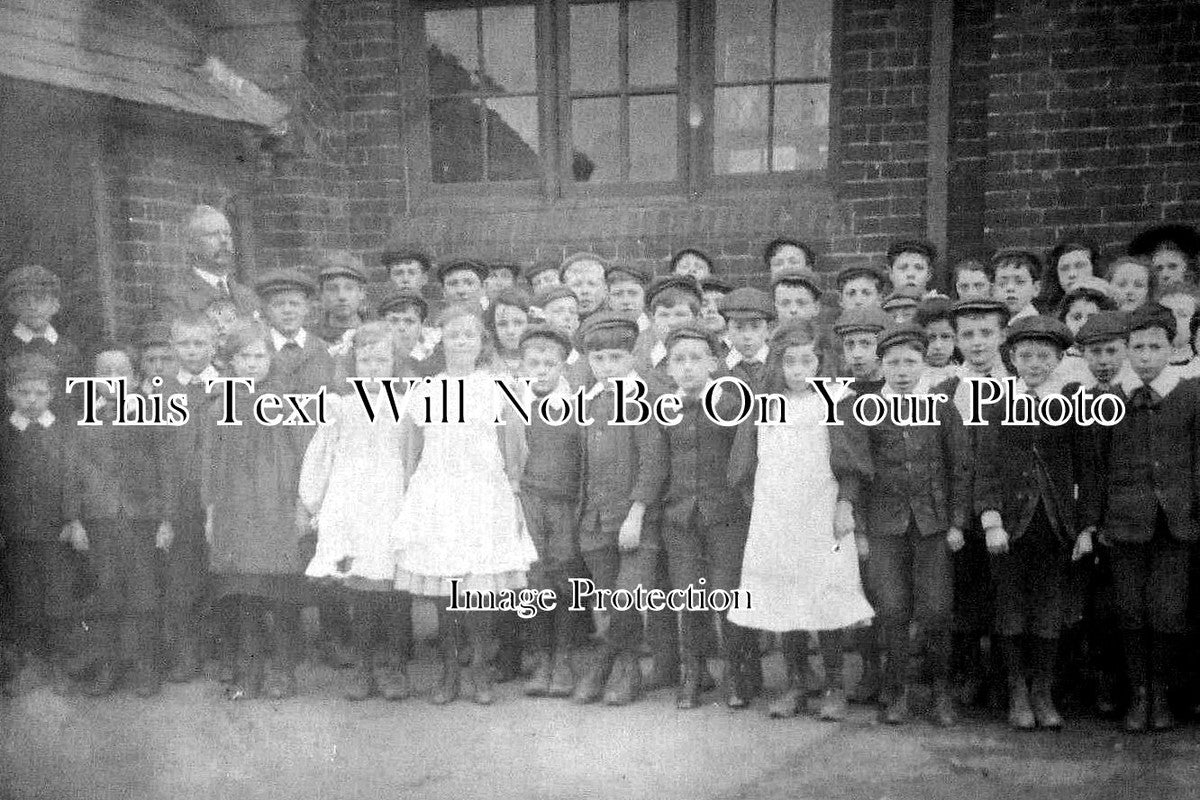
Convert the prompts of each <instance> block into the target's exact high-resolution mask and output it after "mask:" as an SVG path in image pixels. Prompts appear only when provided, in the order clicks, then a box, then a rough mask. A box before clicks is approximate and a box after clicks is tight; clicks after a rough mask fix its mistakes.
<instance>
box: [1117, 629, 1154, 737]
mask: <svg viewBox="0 0 1200 800" xmlns="http://www.w3.org/2000/svg"><path fill="white" fill-rule="evenodd" d="M1122 645H1123V646H1124V648H1125V671H1126V674H1127V675H1128V677H1129V706H1128V707H1127V708H1126V709H1125V730H1126V731H1128V732H1129V733H1141V732H1143V731H1145V730H1146V726H1147V725H1149V724H1150V706H1149V698H1148V692H1147V689H1146V687H1147V685H1148V683H1149V680H1148V675H1147V671H1146V641H1145V635H1144V633H1143V632H1142V631H1140V630H1137V631H1122Z"/></svg>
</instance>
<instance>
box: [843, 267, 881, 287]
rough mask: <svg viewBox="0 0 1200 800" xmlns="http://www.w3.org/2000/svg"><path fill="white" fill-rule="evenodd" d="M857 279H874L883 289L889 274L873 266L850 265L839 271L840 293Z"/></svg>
mask: <svg viewBox="0 0 1200 800" xmlns="http://www.w3.org/2000/svg"><path fill="white" fill-rule="evenodd" d="M855 278H873V279H874V280H875V282H876V283H878V284H879V285H880V286H881V287H882V286H883V285H884V284H885V283H886V282H887V274H886V273H885V272H884V271H883V270H881V269H879V268H878V267H875V266H872V265H871V264H850V265H849V266H845V267H842V268H841V269H839V270H838V273H837V287H838V291H841V290H842V287H843V286H845V285H846V284H847V283H849V282H850V281H852V280H854V279H855Z"/></svg>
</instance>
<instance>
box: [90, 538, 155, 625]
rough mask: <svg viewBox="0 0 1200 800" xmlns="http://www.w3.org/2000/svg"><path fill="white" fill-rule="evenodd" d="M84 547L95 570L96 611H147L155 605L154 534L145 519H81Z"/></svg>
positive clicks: (151, 609)
mask: <svg viewBox="0 0 1200 800" xmlns="http://www.w3.org/2000/svg"><path fill="white" fill-rule="evenodd" d="M83 526H84V528H85V529H86V530H87V533H88V550H89V552H90V553H91V561H92V569H93V571H94V572H95V574H96V602H95V605H94V610H95V611H96V613H98V614H103V615H111V616H120V615H127V614H149V613H152V612H154V611H155V610H157V608H158V587H157V583H156V579H157V559H158V550H157V548H156V546H155V534H156V532H157V529H158V523H157V522H152V521H146V520H130V519H119V518H118V519H99V520H85V521H84V523H83Z"/></svg>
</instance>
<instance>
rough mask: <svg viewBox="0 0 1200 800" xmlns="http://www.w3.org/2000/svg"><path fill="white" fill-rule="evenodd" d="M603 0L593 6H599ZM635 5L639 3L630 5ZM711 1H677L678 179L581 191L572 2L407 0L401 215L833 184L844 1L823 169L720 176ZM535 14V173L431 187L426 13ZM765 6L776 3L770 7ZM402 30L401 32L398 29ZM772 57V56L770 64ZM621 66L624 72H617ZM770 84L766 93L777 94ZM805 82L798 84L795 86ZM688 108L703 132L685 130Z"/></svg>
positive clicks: (837, 19)
mask: <svg viewBox="0 0 1200 800" xmlns="http://www.w3.org/2000/svg"><path fill="white" fill-rule="evenodd" d="M603 1H604V0H597V2H603ZM630 1H631V2H636V0H630ZM717 1H718V0H677V10H678V15H679V16H678V19H679V25H680V35H679V37H678V40H679V45H678V46H679V51H678V57H677V73H678V83H677V93H676V97H677V101H676V113H677V131H678V135H679V142H678V146H677V148H676V158H677V178H676V180H674V181H647V182H628V181H613V182H608V183H594V184H593V183H586V182H585V183H578V182H576V181H574V180H571V178H570V176H571V159H572V151H573V148H572V147H571V146H570V145H571V136H570V133H571V127H570V126H571V115H570V105H571V95H570V83H569V81H570V76H569V74H568V71H569V64H570V30H569V24H568V19H569V15H570V6H571V5H572V3H571V0H408V2H407V3H406V4H405V5H406V7H407V11H408V15H407V17H408V18H407V20H404V19H401V20H399V25H398V27H399V31H398V35H397V46H398V48H399V50H400V53H399V62H400V71H401V75H402V76H403V80H402V84H403V88H402V90H401V93H400V94H401V96H400V109H401V114H400V116H401V122H400V127H401V147H402V152H403V155H404V177H405V185H406V193H407V194H406V197H405V207H406V209H409V210H413V209H429V210H439V209H448V210H453V209H459V208H464V209H480V210H487V209H494V208H495V205H496V203H497V201H503V202H504V203H505V207H506V208H508V209H510V210H522V209H534V208H541V207H545V206H548V205H564V204H565V205H573V204H589V205H590V204H599V205H606V204H611V203H619V202H621V201H623V200H626V199H630V198H636V199H641V200H645V201H650V202H656V203H662V204H668V205H670V204H678V203H680V202H687V201H689V200H702V199H706V198H721V197H725V196H729V195H733V194H743V193H746V192H755V191H766V192H778V191H784V190H787V189H789V188H793V187H798V186H806V185H813V184H821V185H829V184H832V183H833V182H834V180H835V179H836V175H837V172H838V164H839V163H840V150H841V136H840V116H841V114H840V111H841V95H842V85H843V72H842V54H841V40H842V2H843V0H831V3H832V10H831V31H830V34H831V35H830V75H829V146H828V153H827V161H826V164H825V166H824V167H823V168H819V169H800V170H792V171H787V172H756V173H742V174H718V173H716V172H715V169H714V166H715V165H714V159H713V156H714V153H713V150H712V148H713V144H714V142H713V136H714V128H715V126H714V113H715V102H716V101H715V98H716V94H715V92H716V88H717V87H716V52H715V46H716V45H715V37H716V30H715V23H716V3H717ZM531 2H532V4H533V5H534V9H535V11H534V13H535V25H536V29H535V34H534V46H535V49H536V51H537V52H536V57H537V86H538V115H539V129H538V135H539V149H540V154H539V155H540V160H541V164H542V174H541V176H540V178H539V179H534V180H527V181H486V182H479V183H465V182H464V183H435V182H434V181H433V179H432V174H431V173H432V150H431V146H430V115H429V105H430V97H431V94H430V91H429V73H428V62H427V57H426V52H427V47H428V41H427V38H426V35H425V12H426V11H432V10H446V9H455V8H483V7H488V6H503V5H529V4H530V3H531ZM772 7H773V8H774V7H775V5H774V3H773V5H772ZM405 22H407V23H408V24H404V23H405ZM773 59H774V54H772V60H773ZM623 68H625V67H624V66H623ZM795 82H797V81H782V82H780V81H778V79H776V78H775V77H774V76H772V78H771V80H770V82H769V83H768V82H763V85H768V86H775V85H776V84H778V83H784V84H789V83H795ZM800 82H801V83H803V81H800ZM693 105H694V106H695V107H696V108H697V109H698V110H699V112H700V114H701V119H702V121H701V124H700V125H699V126H697V127H693V126H691V125H689V124H688V117H689V116H690V112H691V108H692V107H693Z"/></svg>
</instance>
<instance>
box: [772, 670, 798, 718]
mask: <svg viewBox="0 0 1200 800" xmlns="http://www.w3.org/2000/svg"><path fill="white" fill-rule="evenodd" d="M802 680H803V678H802V677H801V674H800V666H799V664H797V663H795V660H794V658H789V659H788V665H787V683H786V685H785V686H784V689H783V693H782V694H781V695H779V696H778V697H776V698H775V699H774V700H772V701H771V702H770V703H769V704H768V705H767V716H769V717H772V718H774V719H786V718H787V717H794V716H796V714H798V713H799V712H800V705H801V704H802V703H803V702H804V687H803V685H802V684H801V681H802Z"/></svg>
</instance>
